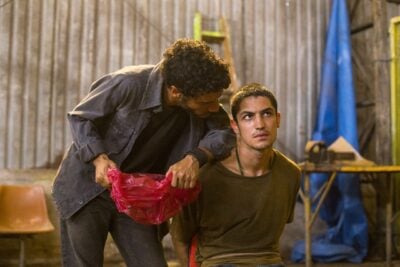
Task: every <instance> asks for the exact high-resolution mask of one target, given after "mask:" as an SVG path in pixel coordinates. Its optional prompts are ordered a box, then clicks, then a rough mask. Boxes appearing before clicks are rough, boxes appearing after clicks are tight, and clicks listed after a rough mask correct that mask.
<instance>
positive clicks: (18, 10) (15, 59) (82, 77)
mask: <svg viewBox="0 0 400 267" xmlns="http://www.w3.org/2000/svg"><path fill="white" fill-rule="evenodd" d="M329 8H330V0H318V1H316V0H247V1H246V0H113V1H108V0H62V1H57V0H2V1H0V118H1V119H0V168H32V167H56V166H57V165H58V164H59V162H60V160H61V157H62V155H63V153H64V151H65V148H66V147H67V146H68V144H69V143H70V141H71V137H70V133H69V127H68V124H67V122H66V112H67V111H69V110H71V109H72V108H73V107H74V106H75V105H76V104H77V103H78V101H79V100H80V99H81V98H82V97H83V96H84V95H85V94H86V93H87V91H88V87H89V85H90V84H91V82H92V81H94V80H95V79H96V78H98V77H99V76H101V75H103V74H105V73H107V72H110V71H113V70H116V69H118V68H120V67H122V66H125V65H129V64H141V63H156V62H157V61H158V60H159V59H160V56H161V53H162V51H163V50H164V49H165V48H166V47H167V46H168V45H169V44H170V43H172V42H173V41H174V40H175V39H176V38H179V37H191V36H192V22H193V17H194V13H195V12H196V11H200V12H201V13H202V14H203V15H204V16H207V17H209V18H214V19H217V18H218V17H219V16H221V15H223V16H225V17H226V18H227V20H228V22H229V26H230V29H231V36H232V48H233V56H234V61H235V67H236V70H237V76H238V78H239V84H240V85H242V84H244V83H247V82H253V81H255V82H261V83H264V84H266V85H267V86H269V87H271V88H272V89H273V90H274V91H275V92H276V95H277V97H278V101H279V109H280V111H281V113H282V126H281V129H280V132H279V140H278V147H279V148H280V149H282V150H283V151H284V152H286V153H287V154H288V155H289V156H290V157H292V158H293V159H295V160H300V159H301V158H302V157H303V148H304V143H305V141H306V140H307V138H308V136H309V133H310V131H311V129H312V124H313V117H314V115H313V114H314V112H315V103H316V98H317V93H316V92H317V87H318V84H319V76H320V75H319V70H320V62H321V56H322V53H323V47H324V38H325V29H326V24H327V22H328V18H329ZM215 49H216V50H217V51H218V49H217V48H216V47H215Z"/></svg>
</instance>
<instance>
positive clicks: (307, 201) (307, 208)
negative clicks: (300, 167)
mask: <svg viewBox="0 0 400 267" xmlns="http://www.w3.org/2000/svg"><path fill="white" fill-rule="evenodd" d="M310 221H311V196H310V175H309V174H307V173H306V174H304V228H305V249H306V251H305V253H306V267H311V266H312V258H311V227H310V226H311V225H310Z"/></svg>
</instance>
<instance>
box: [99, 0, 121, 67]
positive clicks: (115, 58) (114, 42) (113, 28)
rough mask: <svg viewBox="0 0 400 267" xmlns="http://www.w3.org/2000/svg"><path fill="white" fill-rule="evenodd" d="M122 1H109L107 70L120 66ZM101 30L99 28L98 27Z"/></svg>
mask: <svg viewBox="0 0 400 267" xmlns="http://www.w3.org/2000/svg"><path fill="white" fill-rule="evenodd" d="M122 7H123V1H110V6H109V8H110V13H111V14H110V37H109V38H110V42H109V58H108V62H109V66H108V71H115V70H117V69H120V68H121V67H122V43H123V41H122V40H123V35H122V33H123V27H122V26H123V19H124V14H123V10H122ZM99 30H100V31H101V28H100V29H99Z"/></svg>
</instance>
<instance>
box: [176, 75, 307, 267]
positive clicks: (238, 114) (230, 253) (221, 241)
mask: <svg viewBox="0 0 400 267" xmlns="http://www.w3.org/2000/svg"><path fill="white" fill-rule="evenodd" d="M231 114H232V120H231V127H232V129H233V130H234V132H235V134H236V144H237V146H236V148H234V149H233V150H232V153H231V155H230V156H229V157H228V158H226V159H225V160H222V161H219V162H214V163H208V164H206V165H204V166H203V168H202V169H201V170H200V176H199V179H200V182H201V185H202V191H201V193H200V195H199V198H198V199H197V200H196V201H195V202H194V203H192V204H190V205H189V206H187V207H185V208H184V209H183V211H182V212H181V213H180V214H179V215H177V216H176V217H175V218H174V219H173V221H172V225H171V229H170V230H171V235H172V240H173V243H174V246H175V249H176V253H177V256H178V258H179V260H180V262H181V264H182V266H188V260H189V247H190V244H191V241H192V239H193V237H195V236H196V238H197V240H198V244H197V249H196V262H197V265H198V266H201V267H208V266H235V267H236V266H283V260H282V258H281V255H280V252H279V239H280V236H281V234H282V232H283V229H284V227H285V224H286V223H289V222H291V221H292V220H293V212H294V206H295V202H296V196H297V193H298V190H299V186H300V169H299V168H298V167H297V165H296V164H295V163H294V162H292V161H291V160H289V159H288V158H287V157H285V156H284V155H283V154H282V153H281V152H279V151H278V150H276V149H274V148H273V144H274V142H275V140H276V136H277V129H278V128H279V123H280V113H279V112H278V107H277V101H276V98H275V96H274V95H273V94H272V93H271V92H270V91H269V90H268V89H267V88H265V87H264V86H262V85H260V84H256V83H253V84H249V85H247V86H244V87H242V88H241V89H240V90H239V91H238V92H237V93H235V94H234V95H233V96H232V99H231Z"/></svg>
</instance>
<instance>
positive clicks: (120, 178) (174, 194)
mask: <svg viewBox="0 0 400 267" xmlns="http://www.w3.org/2000/svg"><path fill="white" fill-rule="evenodd" d="M107 176H108V178H109V180H110V182H111V198H112V199H113V200H114V202H115V204H116V206H117V209H118V211H119V212H123V213H125V214H127V215H128V216H130V217H131V218H132V219H134V220H135V221H136V222H139V223H144V224H160V223H162V222H164V221H166V220H167V219H169V218H171V217H172V216H174V215H175V214H177V213H178V212H179V211H180V210H181V208H182V206H183V205H187V204H189V203H190V202H192V201H194V200H195V199H196V198H197V196H198V194H199V193H200V190H201V188H200V184H199V183H197V184H196V186H195V187H194V188H191V189H180V188H176V187H172V186H171V180H172V175H168V176H167V177H165V176H164V175H161V174H147V173H123V172H121V171H120V170H118V169H109V170H108V172H107Z"/></svg>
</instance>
